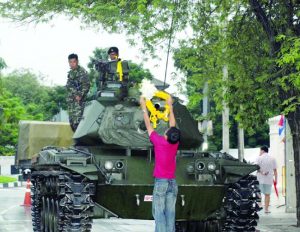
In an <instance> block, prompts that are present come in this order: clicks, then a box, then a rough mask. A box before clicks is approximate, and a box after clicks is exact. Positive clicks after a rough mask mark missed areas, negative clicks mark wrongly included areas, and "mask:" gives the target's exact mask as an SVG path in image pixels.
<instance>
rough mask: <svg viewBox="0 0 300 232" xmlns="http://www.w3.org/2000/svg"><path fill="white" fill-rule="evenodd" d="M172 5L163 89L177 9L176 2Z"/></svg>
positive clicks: (175, 0)
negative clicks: (173, 6)
mask: <svg viewBox="0 0 300 232" xmlns="http://www.w3.org/2000/svg"><path fill="white" fill-rule="evenodd" d="M174 3H175V8H174V10H173V14H172V21H171V25H170V36H169V42H168V51H167V60H166V67H165V79H164V88H165V87H166V81H167V72H168V64H169V55H170V48H171V41H172V35H173V26H174V15H175V11H176V8H177V0H174Z"/></svg>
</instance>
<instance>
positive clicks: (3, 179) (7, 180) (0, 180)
mask: <svg viewBox="0 0 300 232" xmlns="http://www.w3.org/2000/svg"><path fill="white" fill-rule="evenodd" d="M15 181H17V179H16V178H14V177H10V176H0V183H1V184H4V183H10V182H15Z"/></svg>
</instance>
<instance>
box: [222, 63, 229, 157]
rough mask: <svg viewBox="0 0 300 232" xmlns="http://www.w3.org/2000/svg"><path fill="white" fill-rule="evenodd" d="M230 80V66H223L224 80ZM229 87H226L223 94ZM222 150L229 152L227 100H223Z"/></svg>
mask: <svg viewBox="0 0 300 232" xmlns="http://www.w3.org/2000/svg"><path fill="white" fill-rule="evenodd" d="M227 80H228V68H227V65H224V66H223V81H224V82H227ZM226 91H227V89H226V88H224V90H223V96H224V95H225V93H226ZM222 151H223V152H226V153H229V107H228V106H227V103H226V102H225V100H223V111H222Z"/></svg>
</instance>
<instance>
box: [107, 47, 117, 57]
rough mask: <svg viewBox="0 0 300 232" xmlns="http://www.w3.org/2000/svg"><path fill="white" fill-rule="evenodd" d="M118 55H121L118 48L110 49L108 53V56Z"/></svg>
mask: <svg viewBox="0 0 300 232" xmlns="http://www.w3.org/2000/svg"><path fill="white" fill-rule="evenodd" d="M112 52H114V53H116V54H117V55H119V49H118V48H117V47H110V48H109V49H108V51H107V54H108V55H109V54H110V53H112Z"/></svg>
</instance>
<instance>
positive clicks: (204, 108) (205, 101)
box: [202, 82, 208, 151]
mask: <svg viewBox="0 0 300 232" xmlns="http://www.w3.org/2000/svg"><path fill="white" fill-rule="evenodd" d="M207 114H208V84H207V82H205V84H204V88H203V101H202V116H203V117H204V118H205V120H204V121H203V122H202V130H203V143H202V151H206V150H207V149H208V139H207V122H208V121H207V118H206V117H207Z"/></svg>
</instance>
